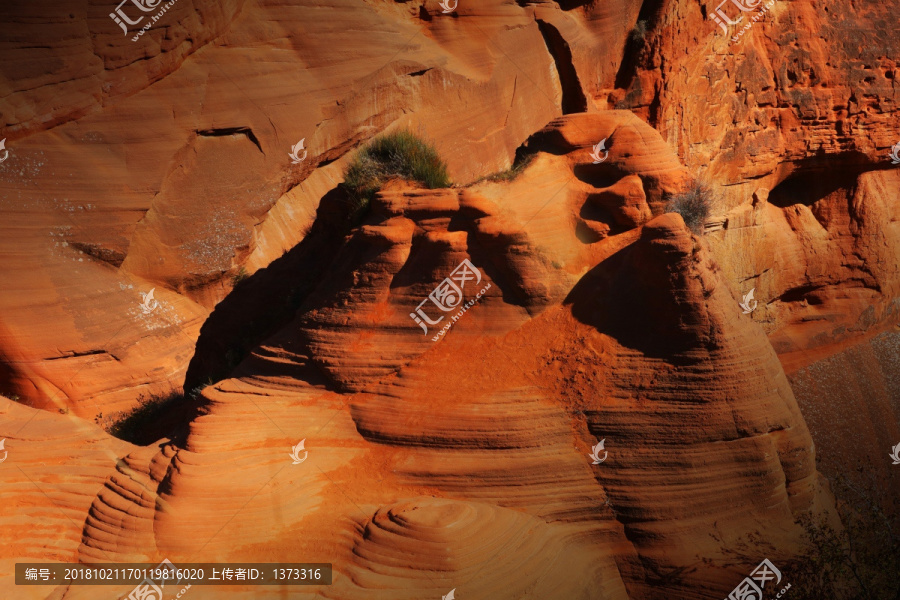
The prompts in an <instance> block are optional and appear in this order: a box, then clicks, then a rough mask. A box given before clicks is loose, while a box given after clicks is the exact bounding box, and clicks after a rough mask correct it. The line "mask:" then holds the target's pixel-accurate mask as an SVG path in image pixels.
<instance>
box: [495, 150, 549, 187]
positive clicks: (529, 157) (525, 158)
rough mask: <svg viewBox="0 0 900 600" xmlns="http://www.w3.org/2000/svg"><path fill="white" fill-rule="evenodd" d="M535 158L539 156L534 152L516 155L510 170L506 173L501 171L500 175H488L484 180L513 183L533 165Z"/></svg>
mask: <svg viewBox="0 0 900 600" xmlns="http://www.w3.org/2000/svg"><path fill="white" fill-rule="evenodd" d="M535 156H537V154H535V153H533V152H529V153H525V154H521V155H519V154H516V160H515V161H513V165H512V166H511V167H510V168H508V169H507V170H505V171H500V172H499V173H494V174H493V175H488V176H487V177H485V178H484V179H485V180H487V181H512V180H514V179H515V178H516V177H518V176H519V175H520V174H521V173H522V171H524V170H525V168H526V167H527V166H528V165H530V164H531V161H533V160H534V157H535Z"/></svg>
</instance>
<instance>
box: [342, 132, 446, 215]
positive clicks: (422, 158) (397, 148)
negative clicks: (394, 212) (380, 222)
mask: <svg viewBox="0 0 900 600" xmlns="http://www.w3.org/2000/svg"><path fill="white" fill-rule="evenodd" d="M390 179H408V180H411V181H417V182H419V183H421V184H422V185H424V186H425V187H427V188H429V189H435V188H442V187H449V185H450V177H449V175H448V174H447V165H446V163H444V161H443V160H441V157H440V155H438V153H437V150H435V149H434V147H433V146H431V145H430V144H429V143H427V142H425V141H424V140H422V139H421V138H419V137H417V136H416V135H415V134H413V133H412V132H411V131H408V130H400V131H396V132H394V133H388V134H385V135H382V136H379V137H377V138H375V139H374V140H372V142H371V143H370V144H369V145H368V146H365V147H364V148H362V149H361V150H360V151H359V152H357V154H356V156H355V157H354V158H353V160H352V161H351V163H350V165H349V166H348V167H347V172H346V173H345V174H344V183H343V186H344V189H345V190H346V191H347V193H348V195H349V196H350V199H351V201H352V202H353V204H354V206H353V209H354V212H355V213H361V212H363V211H365V209H366V208H367V207H368V205H369V202H371V201H372V198H374V197H375V194H376V193H377V192H378V190H380V189H381V187H382V186H383V185H384V184H385V182H387V181H388V180H390Z"/></svg>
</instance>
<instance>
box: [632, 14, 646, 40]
mask: <svg viewBox="0 0 900 600" xmlns="http://www.w3.org/2000/svg"><path fill="white" fill-rule="evenodd" d="M647 29H648V23H647V21H645V20H643V19H641V20H640V21H638V22H637V23H635V24H634V29H632V30H631V41H633V42H643V41H644V38H645V37H647Z"/></svg>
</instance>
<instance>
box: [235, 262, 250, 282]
mask: <svg viewBox="0 0 900 600" xmlns="http://www.w3.org/2000/svg"><path fill="white" fill-rule="evenodd" d="M249 276H250V275H248V274H247V269H245V268H244V267H241V268H240V269H238V270H237V272H236V273H235V274H234V275H232V276H231V284H232V285H233V286H234V285H237V284H239V283H240V282H242V281H243V280H245V279H247V277H249Z"/></svg>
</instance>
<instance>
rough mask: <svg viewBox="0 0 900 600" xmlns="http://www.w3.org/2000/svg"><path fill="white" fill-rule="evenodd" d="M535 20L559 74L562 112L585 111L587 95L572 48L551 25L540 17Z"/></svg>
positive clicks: (565, 113)
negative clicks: (576, 68)
mask: <svg viewBox="0 0 900 600" xmlns="http://www.w3.org/2000/svg"><path fill="white" fill-rule="evenodd" d="M536 22H537V25H538V29H539V30H540V32H541V35H542V36H544V44H545V45H546V46H547V52H549V53H550V56H551V57H552V58H553V62H554V64H555V65H556V72H557V74H558V75H559V84H560V86H561V87H562V112H563V114H564V115H568V114H571V113H582V112H587V97H586V96H585V95H584V90H583V89H582V87H581V81H580V80H579V79H578V72H577V71H576V70H575V63H573V62H572V50H571V49H570V48H569V44H568V43H567V42H566V40H565V39H563V36H562V34H561V33H560V32H559V30H557V29H556V27H554V26H553V25H550V24H549V23H547V22H546V21H541V20H540V19H536Z"/></svg>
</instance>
